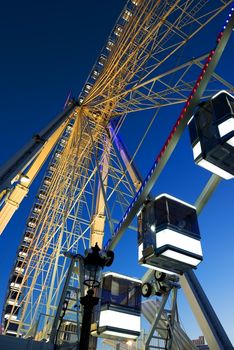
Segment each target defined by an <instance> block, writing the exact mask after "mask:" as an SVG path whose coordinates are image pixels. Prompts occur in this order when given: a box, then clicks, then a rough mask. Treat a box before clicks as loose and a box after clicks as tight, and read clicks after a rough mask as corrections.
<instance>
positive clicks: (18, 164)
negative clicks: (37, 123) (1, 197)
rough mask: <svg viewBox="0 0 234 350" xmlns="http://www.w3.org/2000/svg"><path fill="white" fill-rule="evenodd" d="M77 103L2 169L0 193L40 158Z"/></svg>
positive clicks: (71, 105)
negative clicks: (40, 154)
mask: <svg viewBox="0 0 234 350" xmlns="http://www.w3.org/2000/svg"><path fill="white" fill-rule="evenodd" d="M76 106H77V103H76V102H75V101H71V103H70V104H69V106H68V107H67V108H66V109H65V110H64V111H63V112H62V113H60V114H59V115H58V116H57V117H55V118H54V120H52V122H51V123H50V124H49V125H48V126H47V127H46V128H44V129H43V130H41V131H40V132H39V133H38V134H37V135H35V136H34V137H33V139H32V140H31V141H29V142H28V143H27V144H26V145H25V146H24V147H23V148H22V149H21V150H20V151H19V152H18V153H17V154H16V155H15V156H14V157H12V158H11V159H10V160H9V161H8V162H7V163H6V164H5V165H4V166H3V167H2V168H1V169H0V193H2V191H3V190H5V189H7V188H10V187H11V185H12V182H14V179H15V178H16V177H17V176H19V175H20V174H21V173H22V172H23V171H24V170H25V169H26V168H27V167H28V166H29V165H30V164H31V162H32V161H33V160H34V159H35V158H36V157H37V156H38V154H39V153H40V152H41V150H42V149H43V147H44V146H45V145H46V143H47V142H48V140H49V139H50V138H51V137H52V135H53V134H54V133H55V132H56V130H57V129H58V128H59V127H60V126H61V125H62V124H63V123H64V122H65V121H66V120H67V119H68V118H69V117H70V116H71V114H72V113H73V112H74V110H75V108H76Z"/></svg>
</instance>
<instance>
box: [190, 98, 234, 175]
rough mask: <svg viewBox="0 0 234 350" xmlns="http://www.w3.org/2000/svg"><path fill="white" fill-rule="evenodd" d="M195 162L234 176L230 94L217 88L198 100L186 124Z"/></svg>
mask: <svg viewBox="0 0 234 350" xmlns="http://www.w3.org/2000/svg"><path fill="white" fill-rule="evenodd" d="M189 132H190V139H191V143H192V147H193V155H194V160H195V162H196V164H198V165H200V166H201V167H203V168H206V169H207V170H209V171H211V172H213V173H214V174H216V175H218V176H220V177H222V178H224V179H231V178H233V176H234V97H233V96H232V95H230V94H229V93H228V92H226V91H220V92H219V93H218V94H216V95H214V96H213V97H212V98H211V99H210V100H209V101H206V102H202V103H201V104H200V105H199V106H198V108H197V110H196V112H195V114H194V117H193V118H192V120H191V121H190V123H189Z"/></svg>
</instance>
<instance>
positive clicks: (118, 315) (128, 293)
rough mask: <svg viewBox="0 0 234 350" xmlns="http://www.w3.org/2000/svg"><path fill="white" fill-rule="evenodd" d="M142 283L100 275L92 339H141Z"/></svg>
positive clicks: (119, 277) (119, 276) (113, 274)
mask: <svg viewBox="0 0 234 350" xmlns="http://www.w3.org/2000/svg"><path fill="white" fill-rule="evenodd" d="M141 285H142V282H141V280H138V279H135V278H132V277H128V276H124V275H120V274H117V273H112V272H107V273H104V274H103V279H102V289H101V305H100V310H99V312H97V313H96V315H95V323H93V325H92V328H91V334H92V335H93V336H98V337H103V338H110V339H115V340H118V339H119V340H123V339H126V340H128V339H129V340H130V339H132V340H135V339H137V337H138V336H139V335H140V330H141V329H140V316H141Z"/></svg>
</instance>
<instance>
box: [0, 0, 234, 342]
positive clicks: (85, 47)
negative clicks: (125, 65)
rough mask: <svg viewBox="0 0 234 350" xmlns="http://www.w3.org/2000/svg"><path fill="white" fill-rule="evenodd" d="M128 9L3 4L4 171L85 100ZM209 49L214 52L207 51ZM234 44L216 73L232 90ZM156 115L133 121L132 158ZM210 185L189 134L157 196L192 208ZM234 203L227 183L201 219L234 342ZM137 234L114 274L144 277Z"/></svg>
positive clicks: (152, 145) (210, 272) (0, 112)
mask: <svg viewBox="0 0 234 350" xmlns="http://www.w3.org/2000/svg"><path fill="white" fill-rule="evenodd" d="M124 4H125V1H123V0H118V1H116V0H102V1H95V0H89V1H80V0H76V1H75V0H67V1H61V0H57V1H54V0H51V1H45V0H42V1H40V2H39V1H37V2H32V1H21V2H18V1H16V0H13V1H11V2H8V3H7V2H4V3H3V4H2V6H1V13H0V44H1V55H0V77H1V79H0V121H1V137H0V150H1V152H0V164H2V163H4V161H6V160H7V159H8V158H9V157H10V156H11V155H13V154H14V153H15V152H16V151H17V150H18V149H19V148H20V147H21V146H22V145H24V143H25V142H26V141H27V140H29V139H30V138H31V137H32V135H33V134H35V133H37V132H38V131H40V129H41V128H42V127H43V126H44V125H46V124H47V123H48V122H49V121H50V120H51V119H52V118H53V116H55V115H56V114H57V113H58V112H60V111H61V110H62V108H63V104H64V101H65V100H66V97H67V95H68V92H69V91H70V90H72V92H73V94H74V95H78V94H79V92H80V90H81V88H82V86H83V84H84V81H85V80H86V77H87V75H88V73H89V71H90V69H91V67H92V65H93V63H94V61H95V59H96V57H97V55H98V53H99V52H100V49H101V48H102V46H103V44H104V42H105V40H106V38H107V36H108V34H109V32H110V30H111V29H112V26H113V25H114V23H115V20H116V18H117V16H118V15H119V13H120V10H121V9H122V7H123V6H124ZM224 20H225V14H223V15H221V16H220V17H219V18H218V19H217V20H216V21H215V22H214V23H213V24H212V27H211V28H210V29H209V31H208V32H207V34H205V36H203V39H202V42H197V47H193V50H194V53H193V56H197V55H198V54H199V53H200V52H204V51H199V50H201V47H200V46H202V47H203V49H205V50H209V49H211V48H212V47H213V42H214V40H215V37H216V34H215V35H214V33H218V32H219V30H220V27H221V25H222V24H223V22H224ZM207 43H209V45H210V46H207ZM233 43H234V42H233V40H232V41H231V42H230V44H229V46H228V48H227V51H226V53H225V55H224V60H223V62H222V63H221V64H220V66H219V68H218V71H219V72H220V73H222V75H224V76H225V77H226V78H228V79H229V81H230V82H231V83H234V74H233V72H232V71H233V55H234V50H233ZM179 111H180V108H174V109H168V111H166V112H163V113H164V118H165V125H166V128H165V130H166V131H165V135H166V134H167V132H168V130H169V129H170V127H169V125H171V124H172V119H173V120H174V119H175V118H176V117H177V115H178V114H179ZM152 114H153V113H151V112H147V113H144V114H143V115H132V116H130V118H129V121H128V124H127V125H128V127H126V128H125V130H124V132H123V139H125V140H128V144H127V145H128V146H129V149H130V151H131V150H133V149H134V147H135V145H136V144H137V142H138V140H139V135H140V131H141V128H142V125H145V123H146V121H147V119H148V120H149V119H150V118H151V117H152ZM163 125H164V124H163ZM130 127H131V131H130ZM157 132H158V130H157V128H156V127H155V129H154V130H153V131H152V133H151V135H150V139H148V141H147V144H146V146H145V154H147V157H141V158H140V157H139V158H138V159H137V164H138V166H139V168H140V170H141V171H142V173H143V174H146V173H147V171H148V170H149V168H150V166H151V165H152V162H153V160H154V158H155V156H156V154H157V149H158V148H160V145H162V142H163V139H162V138H161V139H160V138H159V137H158V136H157V135H159V134H160V133H158V134H157ZM160 132H161V131H160ZM130 135H131V138H130V137H129V136H130ZM160 135H161V134H160ZM127 136H128V137H127ZM126 143H127V142H126ZM208 178H209V173H208V172H206V171H205V170H203V169H201V168H198V167H197V166H195V165H194V163H193V158H192V151H191V148H190V143H189V138H188V133H187V132H186V133H185V134H184V136H183V138H182V140H181V142H180V143H179V146H178V147H177V149H176V152H175V154H174V155H173V157H172V159H171V160H170V161H169V163H168V165H167V167H166V169H165V171H164V172H163V174H162V175H161V178H160V180H159V182H158V183H157V186H156V188H155V193H161V192H168V193H170V194H172V195H175V196H177V197H179V198H181V199H184V200H186V201H188V202H191V203H193V202H194V201H195V200H196V198H197V196H198V195H199V193H200V191H201V189H202V187H203V186H204V184H205V182H206V181H207V179H208ZM37 185H38V181H36V183H35V185H34V186H33V188H32V190H31V191H30V194H29V196H28V198H27V199H26V200H25V201H24V203H23V205H22V207H21V208H20V210H18V211H17V213H16V215H15V217H14V219H13V220H12V221H11V222H10V224H9V225H8V227H7V229H6V230H5V232H4V234H3V235H2V236H1V237H0V256H1V272H0V278H1V288H0V309H1V308H2V303H3V299H4V295H5V291H6V286H7V280H8V276H9V272H10V269H11V266H12V263H13V260H14V257H15V252H16V249H17V246H18V244H19V240H20V237H21V234H22V232H23V229H24V223H25V220H26V218H27V215H28V212H29V210H30V206H31V203H32V201H33V196H34V195H35V193H36V186H37ZM233 197H234V182H233V181H226V182H225V181H223V182H222V183H221V185H220V186H219V188H218V189H217V190H216V192H215V194H214V196H213V197H212V199H211V201H210V202H209V203H208V205H207V206H206V208H205V209H204V211H203V213H202V214H201V216H200V218H199V223H200V231H201V235H202V244H203V251H204V262H203V263H202V264H201V265H200V266H199V268H198V270H197V272H196V273H197V276H198V277H199V280H200V281H201V283H202V285H203V287H204V289H205V291H206V293H207V295H208V296H209V298H210V301H211V303H212V305H213V307H214V308H215V310H216V311H217V314H218V315H219V317H220V320H221V322H222V323H223V325H224V327H225V329H226V331H227V333H228V335H229V336H230V338H231V339H232V341H233V342H234V335H233V330H232V328H233V326H232V325H233V317H232V311H233V310H234V298H233V295H234V274H233V260H234V258H233V247H234V229H233ZM133 235H134V233H133V232H128V233H127V234H126V235H125V237H124V239H123V240H122V241H121V243H120V244H119V246H118V248H117V250H116V260H115V263H114V265H113V269H114V270H115V271H119V272H122V273H126V274H130V275H131V274H132V275H137V276H141V275H142V274H143V273H144V270H143V268H140V267H138V266H137V257H136V252H137V247H136V239H135V237H133ZM129 250H130V252H129ZM126 256H128V260H126ZM180 299H181V303H180V305H179V310H180V315H181V317H182V320H183V324H184V326H185V328H186V330H187V331H188V333H189V334H190V335H191V337H197V336H198V335H199V334H201V332H200V331H199V330H198V328H197V326H196V323H195V321H194V319H193V317H192V316H191V314H190V312H189V308H188V306H187V304H186V302H185V300H184V299H183V297H180Z"/></svg>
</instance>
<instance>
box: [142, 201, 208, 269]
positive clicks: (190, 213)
mask: <svg viewBox="0 0 234 350" xmlns="http://www.w3.org/2000/svg"><path fill="white" fill-rule="evenodd" d="M200 239H201V238H200V232H199V227H198V222H197V214H196V208H195V207H194V206H192V205H190V204H188V203H186V202H183V201H181V200H179V199H177V198H175V197H172V196H170V195H168V194H162V195H160V196H158V197H156V198H155V200H153V201H149V202H148V203H146V204H145V206H144V208H143V209H142V211H141V213H140V215H139V216H138V259H139V263H140V264H141V265H143V266H146V267H150V268H151V269H152V268H153V269H155V270H158V271H162V272H166V273H168V274H174V273H175V274H183V273H184V272H186V271H188V270H190V269H192V268H196V266H197V265H198V264H199V263H200V262H201V260H202V249H201V243H200Z"/></svg>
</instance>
